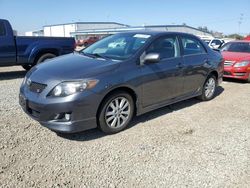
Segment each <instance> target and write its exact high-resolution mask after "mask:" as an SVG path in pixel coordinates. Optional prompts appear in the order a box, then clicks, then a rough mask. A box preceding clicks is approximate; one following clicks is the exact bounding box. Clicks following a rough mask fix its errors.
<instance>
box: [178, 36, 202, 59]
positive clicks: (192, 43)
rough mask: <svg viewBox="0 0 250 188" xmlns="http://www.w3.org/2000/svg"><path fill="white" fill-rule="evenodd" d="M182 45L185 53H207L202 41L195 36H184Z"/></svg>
mask: <svg viewBox="0 0 250 188" xmlns="http://www.w3.org/2000/svg"><path fill="white" fill-rule="evenodd" d="M181 40H182V46H183V51H184V55H194V54H203V53H206V50H205V48H204V47H203V45H202V44H201V42H200V41H199V40H197V39H194V38H189V37H182V39H181Z"/></svg>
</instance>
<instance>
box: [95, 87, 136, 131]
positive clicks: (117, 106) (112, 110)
mask: <svg viewBox="0 0 250 188" xmlns="http://www.w3.org/2000/svg"><path fill="white" fill-rule="evenodd" d="M133 114H134V101H133V99H132V97H131V96H130V95H129V94H128V93H126V92H123V91H119V92H115V93H113V94H111V95H110V96H109V97H108V98H106V99H105V100H104V102H103V104H102V106H101V108H100V113H99V116H98V120H99V127H100V129H101V130H102V131H103V132H105V133H109V134H112V133H117V132H120V131H121V130H123V129H125V128H126V127H127V125H128V124H129V122H130V121H131V119H132V117H133Z"/></svg>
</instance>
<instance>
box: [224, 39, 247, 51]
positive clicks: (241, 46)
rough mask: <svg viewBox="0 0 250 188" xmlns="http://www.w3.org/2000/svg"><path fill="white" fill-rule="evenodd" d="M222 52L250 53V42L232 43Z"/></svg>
mask: <svg viewBox="0 0 250 188" xmlns="http://www.w3.org/2000/svg"><path fill="white" fill-rule="evenodd" d="M221 51H228V52H243V53H250V42H230V43H227V44H225V45H224V46H223V47H222V48H221Z"/></svg>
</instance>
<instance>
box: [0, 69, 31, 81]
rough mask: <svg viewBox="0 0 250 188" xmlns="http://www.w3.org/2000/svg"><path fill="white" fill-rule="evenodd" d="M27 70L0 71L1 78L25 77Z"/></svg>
mask: <svg viewBox="0 0 250 188" xmlns="http://www.w3.org/2000/svg"><path fill="white" fill-rule="evenodd" d="M26 73H27V71H25V70H21V71H11V72H0V80H12V79H17V78H23V77H24V76H25V75H26Z"/></svg>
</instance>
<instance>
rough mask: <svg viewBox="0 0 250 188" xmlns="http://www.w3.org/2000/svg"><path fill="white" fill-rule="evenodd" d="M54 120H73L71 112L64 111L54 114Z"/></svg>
mask: <svg viewBox="0 0 250 188" xmlns="http://www.w3.org/2000/svg"><path fill="white" fill-rule="evenodd" d="M54 120H56V121H70V120H71V113H68V112H63V113H59V114H56V115H55V116H54Z"/></svg>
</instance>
